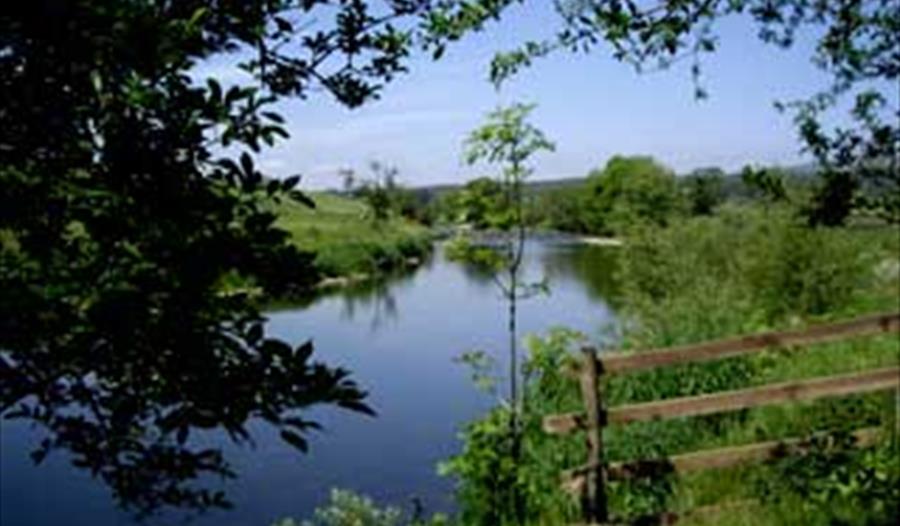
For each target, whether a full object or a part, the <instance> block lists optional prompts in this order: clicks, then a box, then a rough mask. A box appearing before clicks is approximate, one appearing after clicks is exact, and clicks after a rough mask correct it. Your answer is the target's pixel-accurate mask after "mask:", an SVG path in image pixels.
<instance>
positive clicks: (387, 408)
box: [0, 241, 617, 526]
mask: <svg viewBox="0 0 900 526" xmlns="http://www.w3.org/2000/svg"><path fill="white" fill-rule="evenodd" d="M616 251H617V249H615V248H607V247H589V246H583V245H573V244H571V243H568V244H567V243H564V242H556V241H540V242H532V243H531V244H529V247H528V259H527V264H526V269H525V270H526V272H525V275H526V277H527V280H528V281H536V280H540V279H541V278H542V277H543V276H544V275H547V276H548V277H549V278H550V289H551V293H550V295H549V296H543V295H542V296H538V297H534V298H532V299H529V300H528V301H524V302H522V305H521V307H522V308H521V311H520V328H521V333H522V334H523V335H524V334H529V333H537V334H543V333H545V332H546V331H547V329H548V328H550V327H552V326H559V325H563V326H568V327H572V328H574V329H577V330H579V331H582V332H584V333H586V334H588V335H589V336H591V337H592V340H593V341H595V342H596V341H598V339H599V338H600V337H602V336H598V334H599V333H600V331H601V329H602V328H603V327H604V324H609V323H610V321H611V320H612V319H613V317H612V312H611V311H610V309H609V308H608V300H609V298H613V297H614V295H615V286H614V283H613V281H612V275H613V270H614V268H615V260H616ZM503 307H504V304H503V300H502V297H501V294H500V293H499V291H498V290H497V287H496V286H495V284H494V283H493V280H492V278H491V275H490V274H488V273H485V272H483V271H480V270H479V269H477V268H472V267H468V266H463V265H459V264H456V263H451V262H448V261H446V260H445V259H444V258H443V256H442V254H441V251H440V248H438V249H437V250H436V252H435V255H434V257H433V258H432V259H431V260H428V261H425V262H424V263H423V265H422V266H421V267H419V268H418V269H416V270H415V271H414V272H410V273H406V274H400V275H394V276H390V277H389V278H387V279H385V280H383V281H380V282H368V283H360V284H357V285H356V286H354V287H351V288H348V289H343V290H341V291H340V292H339V293H335V294H331V295H321V296H318V297H315V298H309V299H307V300H306V301H305V302H303V303H302V305H297V304H296V303H295V304H292V305H280V306H278V308H274V309H272V310H271V311H270V312H269V316H270V322H269V326H270V328H271V330H272V332H273V334H277V335H279V336H281V337H284V338H285V339H287V340H295V341H301V340H302V339H305V338H308V337H310V336H312V337H313V338H314V343H315V348H316V355H317V356H318V357H319V358H320V359H322V360H323V361H324V362H326V363H330V364H335V365H340V366H341V367H345V368H346V369H348V370H350V371H352V372H353V378H354V379H356V380H357V381H358V382H359V383H360V384H361V385H362V386H363V387H364V388H365V389H367V390H368V391H369V392H370V398H369V399H368V400H367V401H368V402H370V403H371V405H372V406H373V407H374V408H375V409H376V410H377V411H378V418H374V419H373V418H363V417H360V416H358V415H352V414H346V413H341V412H338V411H333V410H330V409H328V408H322V409H321V410H316V411H315V412H313V413H311V414H310V416H311V417H312V418H313V419H315V420H316V421H318V422H320V423H322V424H323V425H324V427H325V430H324V431H323V432H321V433H318V434H315V435H313V436H311V437H310V454H309V455H299V454H297V452H296V451H295V450H293V449H291V448H289V447H286V446H285V445H284V443H283V441H281V440H280V439H279V437H278V434H277V433H273V432H271V430H267V429H265V428H262V429H258V430H257V429H254V431H253V436H254V438H256V439H257V440H256V442H257V445H256V448H255V449H253V450H248V449H240V448H236V447H234V446H230V445H229V444H228V443H227V441H217V440H215V439H214V438H210V439H209V441H208V443H204V445H208V446H210V447H222V448H223V449H224V450H225V451H226V452H227V454H228V455H229V458H233V459H234V460H235V468H236V471H237V472H239V473H240V478H238V479H237V480H234V481H229V482H227V483H226V484H225V487H224V488H223V489H225V490H226V491H227V493H228V495H229V497H232V500H233V502H234V504H235V506H236V507H235V509H234V510H232V511H230V512H228V514H227V515H225V514H224V513H223V514H215V515H211V516H208V517H203V518H201V519H198V520H197V521H195V524H197V525H202V526H207V525H209V526H213V525H218V524H258V525H265V524H269V523H271V521H272V520H274V519H275V518H277V517H287V516H293V517H306V516H309V514H310V512H311V510H312V509H313V508H315V506H316V505H318V504H321V503H322V502H324V501H325V500H326V499H327V497H328V492H329V491H330V489H331V488H332V487H341V488H347V489H351V490H354V491H357V492H360V493H365V494H368V495H370V496H372V497H373V498H374V499H376V500H377V501H379V502H382V503H384V504H391V505H395V506H400V507H404V506H406V505H408V503H409V501H410V498H412V497H413V496H417V497H419V498H421V499H422V501H423V502H424V503H425V505H426V506H427V508H428V509H429V511H448V512H449V511H452V510H453V501H452V493H453V484H452V481H450V480H447V479H444V478H441V477H439V476H437V475H436V473H435V466H436V464H437V463H438V462H439V461H441V460H443V459H446V458H448V457H449V456H450V455H452V454H454V453H455V452H457V451H458V447H459V443H458V441H457V438H456V437H457V433H458V431H459V429H460V428H461V426H462V425H464V423H465V422H468V421H470V420H471V419H472V418H475V417H476V416H478V415H480V414H483V412H484V411H485V410H486V409H487V408H488V407H490V406H491V405H492V404H493V403H494V399H493V398H491V397H489V396H487V395H484V394H483V393H481V392H479V391H478V390H477V389H476V388H475V387H474V386H473V385H472V382H471V378H470V374H469V373H470V371H469V370H468V369H467V368H465V367H462V366H459V365H456V364H454V362H453V360H454V358H456V357H457V356H459V355H460V353H461V352H463V351H467V350H471V349H484V350H486V352H489V353H493V354H494V356H497V357H498V358H499V359H501V360H502V359H503V357H504V354H503V353H502V352H499V351H502V349H504V348H505V344H506V334H505V332H504V327H505V324H504V320H505V318H504V309H503ZM499 366H500V367H501V370H505V368H503V364H502V363H501V364H500V365H499ZM32 434H33V433H32V432H31V431H30V430H29V429H27V428H26V427H24V426H17V427H13V426H10V425H9V424H8V423H4V425H3V429H2V433H0V456H2V458H0V464H2V466H3V469H2V470H0V524H3V525H4V526H5V525H6V524H11V525H15V524H29V525H34V526H51V525H53V526H55V525H57V524H65V523H76V524H117V525H123V526H124V525H130V524H133V523H132V522H131V520H130V517H127V516H123V515H122V514H120V513H118V512H117V511H116V509H115V506H114V504H113V503H112V502H110V501H109V499H108V496H107V495H106V494H105V493H104V492H103V491H102V490H101V489H100V486H99V485H98V484H97V483H96V482H95V481H92V480H91V479H90V478H89V477H88V476H85V475H86V474H84V473H79V472H77V470H74V469H72V468H71V466H68V465H67V462H66V461H65V459H63V458H62V457H59V458H57V457H54V458H51V459H49V460H48V463H47V464H45V465H43V466H41V467H38V468H35V467H33V466H31V465H30V462H29V461H28V457H27V455H28V451H29V448H28V447H27V446H28V444H31V443H33V437H32Z"/></svg>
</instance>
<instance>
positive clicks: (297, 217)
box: [275, 193, 431, 277]
mask: <svg viewBox="0 0 900 526" xmlns="http://www.w3.org/2000/svg"><path fill="white" fill-rule="evenodd" d="M311 197H312V199H313V200H314V201H315V203H316V207H315V208H312V209H311V208H308V207H305V206H302V205H299V204H297V203H293V202H283V203H281V204H279V205H277V206H276V207H275V212H276V213H277V214H278V220H277V221H276V223H275V224H276V226H278V227H280V228H283V229H285V230H287V231H288V232H289V233H290V234H291V240H292V241H293V242H294V243H295V244H296V246H297V247H298V248H300V249H302V250H306V251H312V252H313V253H314V254H315V259H314V260H313V265H314V266H315V268H316V269H317V270H318V271H319V272H320V274H321V275H323V276H325V277H347V276H352V275H358V274H368V275H375V274H378V273H382V272H385V271H388V270H391V269H395V268H399V267H403V266H406V265H411V264H414V263H415V260H421V259H422V258H423V257H425V256H426V255H427V254H428V252H429V251H430V249H431V236H430V233H429V232H428V230H427V229H426V228H425V227H423V226H421V225H419V224H417V223H415V222H413V221H411V220H409V219H406V218H403V217H400V216H398V215H397V214H393V213H391V214H389V215H388V214H386V216H387V217H384V218H383V219H379V220H378V221H373V220H371V216H370V210H369V208H368V207H367V205H366V204H365V203H363V202H361V201H359V200H356V199H350V198H347V197H342V196H338V195H335V194H331V193H319V194H314V195H312V196H311Z"/></svg>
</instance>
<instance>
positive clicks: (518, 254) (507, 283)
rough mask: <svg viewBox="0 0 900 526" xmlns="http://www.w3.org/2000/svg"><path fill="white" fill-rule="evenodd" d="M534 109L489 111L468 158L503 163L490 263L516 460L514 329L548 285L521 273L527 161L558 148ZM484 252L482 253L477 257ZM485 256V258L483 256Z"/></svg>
mask: <svg viewBox="0 0 900 526" xmlns="http://www.w3.org/2000/svg"><path fill="white" fill-rule="evenodd" d="M533 109H534V106H533V105H525V104H514V105H512V106H509V107H506V108H499V109H497V110H496V111H493V112H491V113H490V114H488V116H487V122H486V123H485V124H484V125H483V126H481V127H479V128H477V129H475V130H473V131H472V132H471V133H470V135H469V137H468V138H467V139H466V144H465V148H466V151H465V158H466V161H467V162H468V163H469V164H475V163H478V162H487V163H489V164H500V165H502V167H503V168H502V172H501V175H500V177H499V182H500V185H501V187H502V190H503V206H502V208H501V210H502V211H503V215H504V216H505V217H503V218H501V219H499V220H498V221H497V225H498V226H499V227H500V228H502V229H503V231H504V232H506V234H507V235H506V236H504V238H503V240H502V241H501V243H500V250H499V254H498V255H497V257H495V258H493V260H492V266H493V267H494V268H495V269H496V270H497V274H496V275H495V276H494V278H495V282H496V283H497V285H498V287H499V288H500V290H501V292H502V294H503V296H504V298H505V299H506V303H507V308H508V316H507V328H508V330H507V334H508V338H509V346H508V353H509V373H508V375H509V376H508V381H509V407H510V417H511V418H510V422H509V431H510V433H509V435H508V438H509V440H508V441H504V443H505V444H507V445H508V446H509V448H510V449H509V454H510V458H512V460H513V462H517V461H518V460H519V458H520V454H521V437H522V429H521V413H522V412H523V411H524V408H523V405H524V403H525V400H524V399H523V397H522V396H521V395H520V392H519V383H520V382H519V378H520V374H521V373H520V371H519V356H518V355H519V350H518V332H517V328H516V327H517V308H518V301H519V300H520V299H524V298H527V297H529V296H531V295H533V294H534V293H535V292H537V291H539V290H543V289H544V288H545V285H544V284H543V283H538V284H528V283H525V282H523V280H522V276H521V270H522V263H523V257H524V254H525V238H526V230H527V225H526V223H525V211H524V205H525V203H524V195H523V184H524V181H525V179H526V178H527V177H528V176H529V175H530V174H531V171H532V169H531V168H530V167H529V166H528V165H527V162H528V161H529V159H530V158H531V157H532V156H533V155H535V154H537V153H539V152H541V151H552V150H553V149H554V148H555V146H554V145H553V143H552V142H550V141H549V140H548V139H547V138H546V136H545V135H544V133H543V132H542V131H541V130H539V129H538V128H536V127H535V126H534V125H532V124H531V123H529V122H528V120H527V119H528V116H529V114H530V113H531V111H532V110H533ZM484 254H485V252H484V251H480V252H479V255H482V256H483V255H484ZM481 259H482V260H484V258H483V257H482V258H481ZM505 453H506V452H502V453H500V454H501V455H502V454H505ZM502 491H506V492H508V493H507V494H508V495H509V497H510V500H511V501H512V502H511V504H512V505H511V507H510V509H512V510H514V511H515V514H516V515H515V516H514V517H512V519H514V520H515V521H517V523H520V524H521V523H522V522H523V521H524V519H525V516H524V515H525V511H524V509H525V508H524V502H523V501H522V495H521V494H520V492H519V491H518V490H517V488H516V487H512V488H502V489H501V492H502ZM499 522H501V523H502V522H503V521H502V520H501V521H499Z"/></svg>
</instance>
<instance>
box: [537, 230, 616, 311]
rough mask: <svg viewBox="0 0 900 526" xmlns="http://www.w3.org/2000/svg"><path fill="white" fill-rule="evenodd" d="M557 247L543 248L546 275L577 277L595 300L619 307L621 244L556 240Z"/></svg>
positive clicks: (549, 276)
mask: <svg viewBox="0 0 900 526" xmlns="http://www.w3.org/2000/svg"><path fill="white" fill-rule="evenodd" d="M555 245H556V246H555V248H554V250H544V251H541V252H540V258H541V264H542V265H543V269H544V273H545V275H546V276H547V277H548V278H550V279H551V280H553V279H554V278H559V277H565V278H569V279H575V280H577V281H578V282H579V283H580V284H581V285H582V286H583V287H584V290H585V291H587V293H588V295H589V296H590V297H591V299H593V300H597V301H604V302H606V303H607V304H609V305H611V306H613V307H615V306H616V299H617V298H618V296H619V287H618V285H617V281H616V273H617V272H618V268H619V253H620V250H621V249H619V248H618V247H602V246H593V245H586V244H583V243H577V242H558V243H555Z"/></svg>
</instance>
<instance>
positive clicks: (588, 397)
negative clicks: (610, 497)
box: [579, 347, 609, 524]
mask: <svg viewBox="0 0 900 526" xmlns="http://www.w3.org/2000/svg"><path fill="white" fill-rule="evenodd" d="M582 352H583V353H584V354H583V355H582V367H581V374H580V378H579V383H580V384H581V396H582V398H583V399H584V406H585V411H586V415H587V422H586V424H587V443H588V462H587V465H588V466H589V467H590V471H589V472H588V473H587V474H586V477H585V478H586V480H585V484H584V489H583V493H582V502H581V509H582V513H583V514H584V520H585V521H587V523H588V524H605V523H606V522H607V521H608V520H609V513H608V510H607V506H606V464H605V462H604V456H603V426H604V425H605V424H606V419H605V418H604V410H603V404H602V395H601V393H600V374H602V373H603V371H602V366H601V364H600V362H599V361H598V360H597V351H596V349H594V348H593V347H584V348H582Z"/></svg>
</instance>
